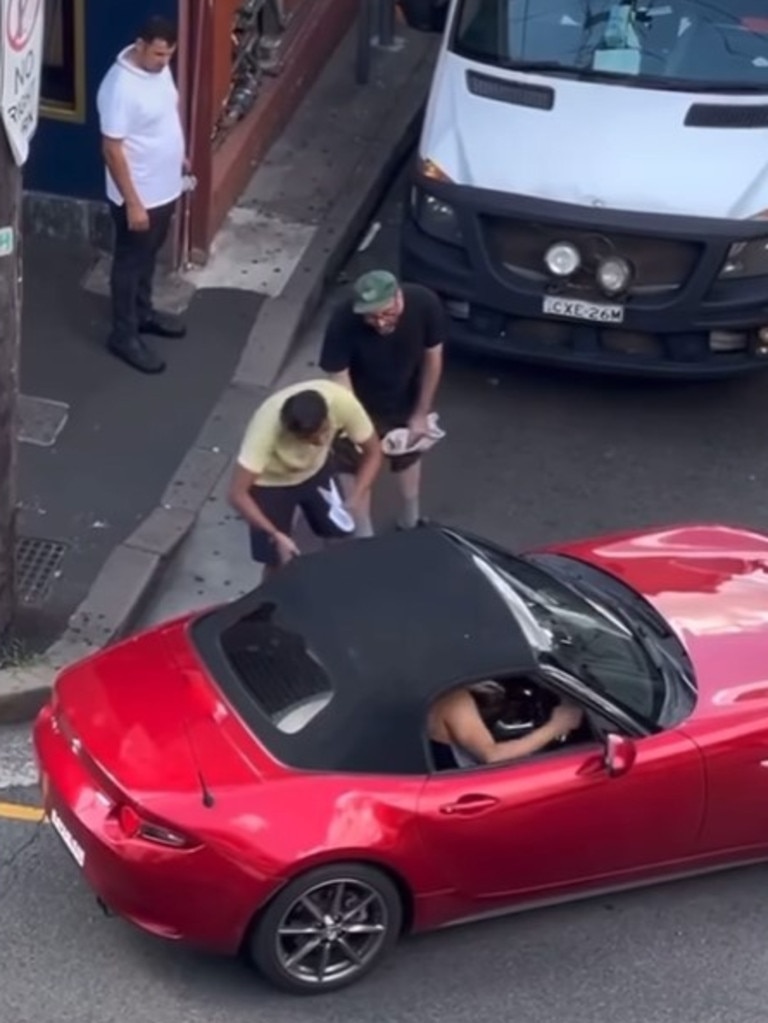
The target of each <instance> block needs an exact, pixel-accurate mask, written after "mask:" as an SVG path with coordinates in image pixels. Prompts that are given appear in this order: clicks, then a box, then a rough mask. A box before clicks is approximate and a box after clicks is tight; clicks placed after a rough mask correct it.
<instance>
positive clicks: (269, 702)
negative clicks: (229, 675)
mask: <svg viewBox="0 0 768 1023" xmlns="http://www.w3.org/2000/svg"><path fill="white" fill-rule="evenodd" d="M221 645H222V649H223V651H224V655H225V657H226V658H227V660H228V661H229V664H230V667H231V668H232V669H233V671H234V672H235V673H236V675H237V677H238V679H239V681H240V682H241V683H242V686H243V688H244V690H245V691H246V692H247V694H248V696H249V697H250V699H251V700H252V701H253V702H254V703H255V704H256V706H257V708H258V709H259V711H260V712H261V713H262V714H263V715H264V716H265V717H267V718H268V719H269V720H270V722H271V723H272V724H273V725H274V726H275V727H276V728H278V729H280V731H282V732H287V733H291V734H293V733H295V732H298V731H300V730H301V729H302V728H304V727H305V726H306V725H307V724H309V722H310V721H311V720H312V719H313V718H314V717H316V716H317V714H319V713H320V711H321V710H323V708H324V707H326V706H327V705H328V703H329V702H330V701H331V698H332V697H333V687H332V685H331V680H330V678H329V677H328V674H327V673H326V671H325V669H324V668H323V666H322V665H321V664H320V662H319V661H318V659H317V658H316V657H315V656H314V655H313V653H312V652H311V650H309V649H308V648H307V644H306V642H305V641H304V638H303V637H302V636H301V635H300V634H299V633H297V632H293V631H291V630H290V629H286V628H285V627H283V626H281V625H277V624H275V623H274V622H272V621H265V620H263V618H262V617H261V616H260V615H259V614H256V615H254V616H252V617H250V618H246V619H243V620H242V621H239V622H237V624H236V625H233V626H231V627H230V628H229V629H226V630H225V631H224V632H223V633H222V637H221Z"/></svg>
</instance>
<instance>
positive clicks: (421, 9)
mask: <svg viewBox="0 0 768 1023" xmlns="http://www.w3.org/2000/svg"><path fill="white" fill-rule="evenodd" d="M398 4H399V7H400V10H401V11H402V12H403V17H404V18H405V23H406V25H407V26H408V28H412V29H415V30H416V31H418V32H440V33H442V32H444V31H445V26H446V23H447V21H448V10H449V8H450V0H398Z"/></svg>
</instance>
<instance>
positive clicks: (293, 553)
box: [274, 533, 301, 565]
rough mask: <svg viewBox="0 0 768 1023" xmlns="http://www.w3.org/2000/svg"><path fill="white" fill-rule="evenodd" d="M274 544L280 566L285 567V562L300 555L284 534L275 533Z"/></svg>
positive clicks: (291, 541)
mask: <svg viewBox="0 0 768 1023" xmlns="http://www.w3.org/2000/svg"><path fill="white" fill-rule="evenodd" d="M274 544H275V547H276V548H277V556H278V557H279V558H280V564H281V565H285V564H286V562H288V561H291V559H293V558H295V557H298V555H299V554H300V553H301V551H300V550H299V548H298V547H297V546H296V544H295V543H294V542H293V540H292V539H291V538H290V536H286V535H285V533H276V534H275V536H274Z"/></svg>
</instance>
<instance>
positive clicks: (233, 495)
mask: <svg viewBox="0 0 768 1023" xmlns="http://www.w3.org/2000/svg"><path fill="white" fill-rule="evenodd" d="M257 480H258V477H256V476H254V474H253V473H252V472H250V471H249V470H248V469H245V468H244V467H243V466H242V465H240V464H239V463H238V464H237V465H235V468H234V470H233V472H232V479H231V481H230V484H229V503H230V504H231V505H232V507H233V508H234V509H235V511H238V512H239V513H240V514H241V515H242V516H243V518H244V519H245V521H246V522H247V523H248V524H249V525H250V526H254V527H255V528H256V529H263V530H264V532H265V533H269V534H270V536H272V537H273V538H274V537H276V536H277V534H278V533H279V532H280V530H279V529H277V528H276V526H275V524H274V523H273V522H272V521H271V520H270V519H269V518H267V516H266V515H265V514H264V512H263V511H262V510H261V508H259V505H258V502H257V501H255V500H254V499H253V497H252V495H251V488H252V487H253V486H254V485H255V484H256V482H257Z"/></svg>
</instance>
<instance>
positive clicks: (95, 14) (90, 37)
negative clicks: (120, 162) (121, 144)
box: [24, 0, 179, 199]
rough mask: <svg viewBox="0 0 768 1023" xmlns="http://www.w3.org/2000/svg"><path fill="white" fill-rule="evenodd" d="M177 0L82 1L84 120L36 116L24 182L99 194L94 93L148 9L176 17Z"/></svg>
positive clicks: (44, 188)
mask: <svg viewBox="0 0 768 1023" xmlns="http://www.w3.org/2000/svg"><path fill="white" fill-rule="evenodd" d="M178 2H179V0H85V70H86V83H85V85H86V100H87V110H86V122H85V123H84V124H71V123H68V122H67V121H57V120H53V119H48V118H44V117H41V119H40V124H39V125H38V128H37V132H36V134H35V137H34V139H33V140H32V146H31V150H30V154H29V160H28V161H27V164H26V166H25V168H24V187H25V188H27V189H30V190H32V191H39V192H52V193H54V194H55V195H68V196H74V197H76V198H79V199H102V198H103V197H104V166H103V164H102V161H101V152H100V145H99V124H98V117H97V114H96V93H97V91H98V88H99V84H100V83H101V79H102V78H103V77H104V75H105V74H106V72H107V70H108V69H109V66H110V64H111V63H112V62H113V61H114V59H115V57H116V56H117V54H118V53H119V52H120V50H122V49H123V47H125V46H128V45H129V43H131V42H133V40H134V39H135V38H136V34H137V31H138V29H139V28H140V26H141V23H142V22H143V21H144V19H145V18H147V17H148V16H149V15H152V14H162V15H165V16H166V17H171V18H176V17H177V16H178V15H177V12H178Z"/></svg>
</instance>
